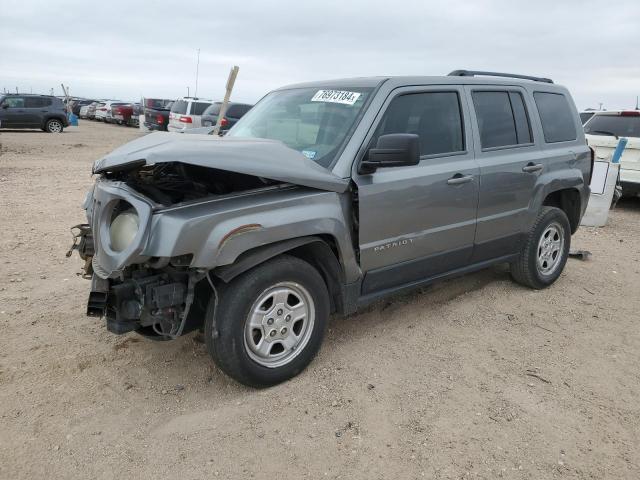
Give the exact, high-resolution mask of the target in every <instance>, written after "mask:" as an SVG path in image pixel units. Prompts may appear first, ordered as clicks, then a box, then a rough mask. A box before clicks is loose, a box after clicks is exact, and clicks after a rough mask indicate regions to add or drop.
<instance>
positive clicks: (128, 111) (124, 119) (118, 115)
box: [111, 103, 133, 125]
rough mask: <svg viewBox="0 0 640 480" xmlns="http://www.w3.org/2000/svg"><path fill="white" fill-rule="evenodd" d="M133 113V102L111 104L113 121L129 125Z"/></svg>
mask: <svg viewBox="0 0 640 480" xmlns="http://www.w3.org/2000/svg"><path fill="white" fill-rule="evenodd" d="M132 115H133V104H131V103H125V104H117V103H114V104H112V106H111V122H112V123H117V124H118V125H127V124H128V123H129V120H131V116H132Z"/></svg>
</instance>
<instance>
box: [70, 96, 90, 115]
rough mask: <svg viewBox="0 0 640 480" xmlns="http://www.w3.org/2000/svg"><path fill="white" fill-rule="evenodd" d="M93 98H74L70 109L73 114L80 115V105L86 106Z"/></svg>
mask: <svg viewBox="0 0 640 480" xmlns="http://www.w3.org/2000/svg"><path fill="white" fill-rule="evenodd" d="M94 101H95V100H89V99H77V100H74V102H73V104H72V105H71V111H72V112H73V113H74V114H75V115H78V116H80V110H81V109H82V107H84V106H87V105H91V104H92V103H93V102H94Z"/></svg>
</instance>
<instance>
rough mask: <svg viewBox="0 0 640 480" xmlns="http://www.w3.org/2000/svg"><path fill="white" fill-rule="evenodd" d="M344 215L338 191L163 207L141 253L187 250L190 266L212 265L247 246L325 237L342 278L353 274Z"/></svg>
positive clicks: (352, 277) (230, 261) (234, 256)
mask: <svg viewBox="0 0 640 480" xmlns="http://www.w3.org/2000/svg"><path fill="white" fill-rule="evenodd" d="M347 218H350V217H349V215H348V212H345V211H344V210H343V205H342V202H341V194H338V193H335V192H323V191H318V190H311V189H302V188H300V189H292V190H289V191H280V192H272V193H269V194H263V195H255V196H246V197H240V198H237V199H231V200H225V201H220V202H203V203H201V204H198V205H193V206H185V207H181V208H173V209H167V210H165V211H162V212H158V213H157V214H156V215H154V219H153V225H152V233H151V238H150V242H149V244H148V246H147V248H146V249H145V254H147V255H149V256H157V257H174V256H178V255H184V254H193V260H192V262H191V266H192V267H194V268H203V269H212V268H216V267H220V266H224V265H230V264H233V263H234V262H235V261H236V260H237V259H238V257H239V256H240V255H241V254H242V253H244V252H247V251H249V250H252V249H255V248H257V247H261V246H263V245H270V244H273V243H276V242H281V241H284V240H289V239H293V238H299V237H311V236H321V235H322V236H324V235H326V236H330V237H331V238H332V239H333V240H334V242H335V244H336V247H337V249H338V253H339V255H340V261H341V263H342V265H343V268H344V270H345V277H346V280H347V281H353V280H355V279H357V278H359V274H360V269H359V267H358V265H357V262H356V258H355V252H354V250H353V247H352V243H351V235H350V229H349V226H348V224H347V220H346V219H347Z"/></svg>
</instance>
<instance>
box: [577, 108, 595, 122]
mask: <svg viewBox="0 0 640 480" xmlns="http://www.w3.org/2000/svg"><path fill="white" fill-rule="evenodd" d="M595 113H596V112H595V110H585V111H584V112H580V121H581V122H582V125H584V124H585V123H587V122H588V121H589V119H590V118H591V117H593V116H594V115H595Z"/></svg>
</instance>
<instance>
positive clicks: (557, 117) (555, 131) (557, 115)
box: [533, 92, 577, 143]
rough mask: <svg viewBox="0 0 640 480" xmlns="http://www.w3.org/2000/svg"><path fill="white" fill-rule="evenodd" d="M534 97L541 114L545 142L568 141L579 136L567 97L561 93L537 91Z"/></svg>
mask: <svg viewBox="0 0 640 480" xmlns="http://www.w3.org/2000/svg"><path fill="white" fill-rule="evenodd" d="M533 98H534V100H535V102H536V107H537V108H538V113H539V114H540V121H541V122H542V132H543V133H544V141H545V142H547V143H557V142H568V141H571V140H575V139H576V138H577V134H576V124H575V118H574V116H573V113H571V108H570V107H569V102H568V100H567V97H565V96H564V95H563V94H561V93H548V92H535V93H534V94H533Z"/></svg>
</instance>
